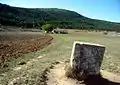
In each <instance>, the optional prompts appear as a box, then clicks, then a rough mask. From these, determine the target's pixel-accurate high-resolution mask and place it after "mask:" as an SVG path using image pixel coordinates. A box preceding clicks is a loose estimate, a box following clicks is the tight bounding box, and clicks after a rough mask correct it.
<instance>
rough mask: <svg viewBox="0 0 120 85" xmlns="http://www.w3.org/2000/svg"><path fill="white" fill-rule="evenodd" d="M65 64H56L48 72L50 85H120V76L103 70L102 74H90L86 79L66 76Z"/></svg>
mask: <svg viewBox="0 0 120 85" xmlns="http://www.w3.org/2000/svg"><path fill="white" fill-rule="evenodd" d="M64 67H65V64H64V63H61V64H58V65H55V67H54V68H53V69H51V70H50V73H48V81H47V84H48V85H120V76H117V75H115V74H112V73H110V72H106V71H101V74H102V76H101V75H95V76H89V77H88V78H87V79H86V80H85V81H78V80H75V79H71V78H67V77H65V69H64Z"/></svg>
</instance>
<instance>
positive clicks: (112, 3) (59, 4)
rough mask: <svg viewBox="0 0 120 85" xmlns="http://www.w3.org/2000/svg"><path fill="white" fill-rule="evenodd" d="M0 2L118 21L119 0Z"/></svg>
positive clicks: (18, 0) (26, 0) (13, 0)
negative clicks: (60, 9)
mask: <svg viewBox="0 0 120 85" xmlns="http://www.w3.org/2000/svg"><path fill="white" fill-rule="evenodd" d="M0 2H1V3H4V4H8V5H11V6H17V7H25V8H62V9H68V10H72V11H76V12H78V13H80V14H82V15H84V16H86V17H90V18H93V19H101V20H107V21H112V22H120V0H0Z"/></svg>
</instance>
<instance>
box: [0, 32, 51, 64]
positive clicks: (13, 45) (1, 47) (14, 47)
mask: <svg viewBox="0 0 120 85" xmlns="http://www.w3.org/2000/svg"><path fill="white" fill-rule="evenodd" d="M52 39H53V38H52V37H51V36H45V35H40V34H22V33H21V34H20V33H19V34H14V33H11V34H0V65H3V64H4V62H6V61H7V60H9V59H10V58H13V57H14V58H17V57H19V56H21V55H22V54H24V53H29V52H33V51H37V50H38V49H41V48H43V47H44V46H46V45H48V44H50V43H51V40H52ZM39 58H40V57H39Z"/></svg>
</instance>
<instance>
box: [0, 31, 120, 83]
mask: <svg viewBox="0 0 120 85" xmlns="http://www.w3.org/2000/svg"><path fill="white" fill-rule="evenodd" d="M51 36H53V38H54V40H53V41H52V44H50V45H49V46H47V47H46V48H44V49H42V50H40V51H39V50H38V51H37V52H32V53H28V54H24V55H23V56H22V57H20V58H18V59H11V61H9V62H8V65H9V67H6V68H4V69H1V70H2V73H1V74H0V85H6V84H9V85H16V84H17V85H25V84H27V85H44V82H43V78H44V76H42V75H41V74H43V73H42V72H43V71H44V70H45V69H46V68H47V67H49V66H50V65H51V64H52V63H54V62H56V61H66V60H68V59H69V58H70V55H71V50H72V45H73V42H74V41H75V40H77V41H82V42H84V41H85V42H92V43H98V44H103V45H105V46H106V53H105V57H104V60H103V64H102V69H104V70H107V71H110V72H113V73H115V74H118V75H120V48H119V45H120V37H119V36H110V35H109V36H105V35H103V33H102V32H89V33H88V32H79V31H74V30H70V32H69V34H64V35H62V34H51ZM39 56H41V58H39ZM22 61H24V62H26V64H24V65H18V63H19V62H22Z"/></svg>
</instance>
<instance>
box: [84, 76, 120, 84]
mask: <svg viewBox="0 0 120 85" xmlns="http://www.w3.org/2000/svg"><path fill="white" fill-rule="evenodd" d="M84 84H85V85H120V83H117V82H112V81H109V80H107V79H105V78H103V77H102V76H101V75H92V76H89V77H88V78H87V79H86V80H85V81H84Z"/></svg>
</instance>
